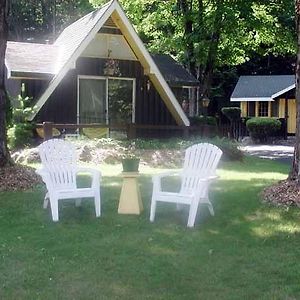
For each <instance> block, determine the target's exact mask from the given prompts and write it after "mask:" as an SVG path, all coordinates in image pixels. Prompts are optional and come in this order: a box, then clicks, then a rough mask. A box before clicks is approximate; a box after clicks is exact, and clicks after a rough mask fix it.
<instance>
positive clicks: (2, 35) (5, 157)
mask: <svg viewBox="0 0 300 300" xmlns="http://www.w3.org/2000/svg"><path fill="white" fill-rule="evenodd" d="M8 2H9V0H0V167H5V166H7V165H8V164H10V156H9V152H8V149H7V138H6V102H7V94H6V91H5V51H6V42H7V35H8V25H7V14H8V5H9V3H8Z"/></svg>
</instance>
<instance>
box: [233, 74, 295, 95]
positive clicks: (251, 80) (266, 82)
mask: <svg viewBox="0 0 300 300" xmlns="http://www.w3.org/2000/svg"><path fill="white" fill-rule="evenodd" d="M293 88H295V75H256V76H241V77H240V78H239V80H238V82H237V84H236V86H235V88H234V91H233V93H232V95H231V97H230V101H273V100H274V98H276V97H279V96H280V95H282V94H284V93H286V92H288V91H290V90H291V89H293Z"/></svg>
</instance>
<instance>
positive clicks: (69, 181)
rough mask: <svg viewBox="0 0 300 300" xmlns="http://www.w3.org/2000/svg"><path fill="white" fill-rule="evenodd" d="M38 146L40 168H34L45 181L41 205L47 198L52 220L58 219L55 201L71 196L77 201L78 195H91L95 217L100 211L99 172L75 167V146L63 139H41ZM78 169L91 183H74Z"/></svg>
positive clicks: (81, 196)
mask: <svg viewBox="0 0 300 300" xmlns="http://www.w3.org/2000/svg"><path fill="white" fill-rule="evenodd" d="M38 150H39V154H40V157H41V161H42V168H41V169H39V170H37V171H36V172H37V173H38V174H39V175H41V177H42V179H43V181H44V183H45V184H46V187H47V193H46V196H45V199H44V208H47V206H48V202H49V200H50V206H51V212H52V219H53V221H55V222H56V221H58V201H59V200H63V199H74V198H76V199H77V200H76V205H80V203H81V199H82V198H94V199H95V200H94V201H95V210H96V216H97V217H99V216H100V214H101V200H100V179H101V173H100V172H99V171H98V170H94V169H90V168H82V167H78V166H77V157H76V151H75V147H74V145H72V144H71V143H69V142H67V141H64V140H58V139H51V140H48V141H45V142H43V143H42V144H41V145H40V146H39V147H38ZM78 173H88V174H89V175H90V176H91V178H92V184H91V187H88V188H78V187H77V184H76V177H77V174H78Z"/></svg>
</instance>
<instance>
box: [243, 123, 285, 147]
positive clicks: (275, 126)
mask: <svg viewBox="0 0 300 300" xmlns="http://www.w3.org/2000/svg"><path fill="white" fill-rule="evenodd" d="M246 126H247V129H248V130H249V133H250V136H251V137H252V138H253V140H256V141H259V142H265V141H267V140H268V137H271V136H274V135H276V133H277V132H278V131H279V130H280V127H281V122H280V121H279V120H277V119H273V118H252V119H249V120H248V121H247V122H246Z"/></svg>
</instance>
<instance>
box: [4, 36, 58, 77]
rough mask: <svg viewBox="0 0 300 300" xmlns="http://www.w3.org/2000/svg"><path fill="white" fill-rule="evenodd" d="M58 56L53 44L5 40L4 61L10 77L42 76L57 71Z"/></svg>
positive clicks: (56, 48)
mask: <svg viewBox="0 0 300 300" xmlns="http://www.w3.org/2000/svg"><path fill="white" fill-rule="evenodd" d="M59 56H60V49H59V47H57V46H54V45H48V44H37V43H21V42H7V49H6V55H5V61H6V66H7V69H8V71H9V72H10V77H14V76H16V75H17V76H18V77H28V76H29V77H30V78H33V77H34V78H43V77H47V76H49V75H50V76H51V75H53V74H56V73H57V72H58V67H59V66H58V65H57V63H56V62H57V58H58V57H59Z"/></svg>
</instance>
